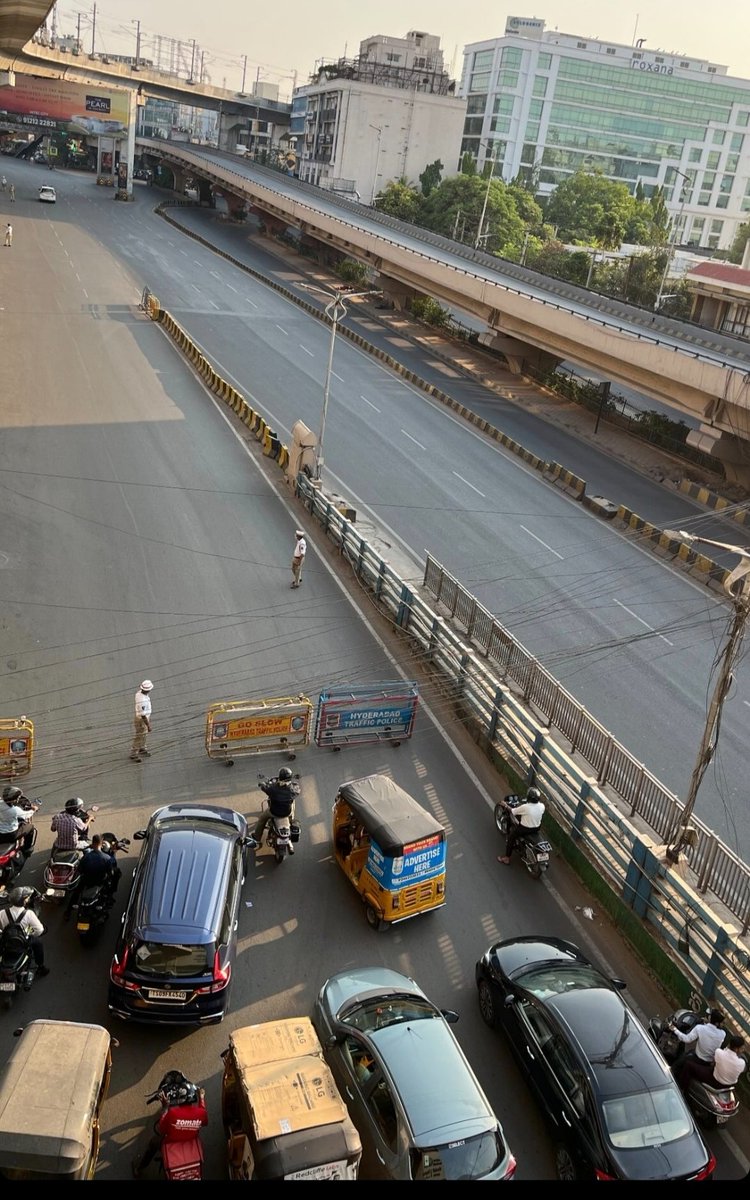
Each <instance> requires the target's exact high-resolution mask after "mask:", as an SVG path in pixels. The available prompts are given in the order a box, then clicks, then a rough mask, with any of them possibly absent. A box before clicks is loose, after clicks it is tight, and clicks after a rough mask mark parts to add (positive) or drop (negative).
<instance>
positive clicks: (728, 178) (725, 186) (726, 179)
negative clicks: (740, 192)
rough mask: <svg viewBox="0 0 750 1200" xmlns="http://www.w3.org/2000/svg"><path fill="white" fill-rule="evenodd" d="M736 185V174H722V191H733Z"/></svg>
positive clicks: (720, 188)
mask: <svg viewBox="0 0 750 1200" xmlns="http://www.w3.org/2000/svg"><path fill="white" fill-rule="evenodd" d="M733 187H734V175H722V177H721V183H720V184H719V191H720V192H731V190H732V188H733Z"/></svg>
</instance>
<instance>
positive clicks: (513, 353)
mask: <svg viewBox="0 0 750 1200" xmlns="http://www.w3.org/2000/svg"><path fill="white" fill-rule="evenodd" d="M477 341H478V343H479V345H480V346H486V347H487V349H488V350H493V351H495V353H496V354H502V355H503V357H504V358H505V361H506V362H507V364H508V369H509V371H510V373H511V375H520V374H521V373H522V372H523V370H524V367H534V368H535V369H536V370H537V371H554V369H555V367H556V366H557V365H558V364H559V363H560V362H562V359H561V358H560V357H559V356H558V357H556V356H555V355H554V354H550V353H549V352H548V351H547V350H540V349H539V347H538V346H532V345H531V343H530V342H522V341H519V339H518V338H514V337H509V336H508V335H507V334H505V333H499V332H497V331H496V330H494V329H488V330H487V332H486V333H480V334H479V337H478V338H477Z"/></svg>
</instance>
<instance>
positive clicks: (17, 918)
mask: <svg viewBox="0 0 750 1200" xmlns="http://www.w3.org/2000/svg"><path fill="white" fill-rule="evenodd" d="M34 895H35V892H34V889H33V888H32V887H15V888H13V890H12V891H11V893H10V895H9V897H8V899H9V900H10V904H9V905H8V907H7V908H0V934H2V932H3V931H4V930H5V929H7V927H8V925H11V924H13V923H15V924H17V925H20V926H21V928H22V929H23V931H24V933H25V934H26V935H27V937H28V940H29V946H30V947H31V953H32V955H33V958H34V962H35V963H36V973H37V975H49V967H45V965H44V946H43V945H42V943H41V941H40V940H39V939H40V938H41V936H42V934H43V933H44V926H43V925H42V922H41V921H40V920H39V917H38V916H37V915H36V913H35V912H34V910H33V909H32V908H29V905H30V903H31V901H32V899H33V898H34Z"/></svg>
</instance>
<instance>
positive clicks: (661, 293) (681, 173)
mask: <svg viewBox="0 0 750 1200" xmlns="http://www.w3.org/2000/svg"><path fill="white" fill-rule="evenodd" d="M672 169H673V170H674V172H675V174H676V175H679V176H680V177H681V178H682V180H683V184H682V190H681V192H680V211H679V213H678V214H677V217H676V218H675V221H674V223H673V226H672V233H671V236H670V238H669V244H668V246H667V261H666V262H665V264H664V274H663V275H662V277H661V283H660V284H659V291H658V292H657V295H656V303H655V304H654V312H658V311H659V307H660V305H661V302H662V300H663V299H664V289H665V287H666V286H667V276H668V275H669V268H670V267H671V265H672V257H673V255H674V248H675V245H676V244H677V234H678V231H679V227H680V225H681V224H682V214H683V213H684V211H685V205H686V203H687V196H686V193H685V185H686V184H688V183H690V176H689V175H686V174H685V172H684V171H678V170H677V167H673V168H672Z"/></svg>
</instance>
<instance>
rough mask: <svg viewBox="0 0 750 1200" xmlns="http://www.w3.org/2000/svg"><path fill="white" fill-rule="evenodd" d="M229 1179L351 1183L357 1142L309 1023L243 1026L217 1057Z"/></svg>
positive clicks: (359, 1147) (299, 1019)
mask: <svg viewBox="0 0 750 1200" xmlns="http://www.w3.org/2000/svg"><path fill="white" fill-rule="evenodd" d="M221 1057H222V1059H223V1060H224V1078H223V1080H222V1088H221V1117H222V1121H223V1123H224V1130H225V1133H226V1136H227V1155H228V1160H229V1178H230V1179H279V1180H280V1179H356V1178H357V1173H358V1171H359V1161H360V1158H361V1157H362V1144H361V1142H360V1140H359V1134H358V1133H357V1130H356V1129H355V1127H354V1125H353V1124H352V1122H351V1119H350V1117H349V1113H348V1112H347V1109H346V1105H345V1104H344V1102H343V1100H342V1099H341V1096H340V1095H339V1092H338V1089H337V1087H336V1084H335V1082H334V1079H333V1076H332V1074H331V1072H330V1069H329V1067H328V1066H327V1064H326V1062H325V1060H324V1058H323V1051H322V1048H321V1045H320V1042H319V1041H318V1038H317V1035H316V1033H315V1030H314V1029H313V1026H312V1022H311V1021H310V1020H309V1019H308V1018H307V1017H293V1018H292V1019H291V1020H286V1021H266V1022H264V1023H263V1024H260V1025H247V1026H245V1027H244V1029H236V1030H235V1031H234V1033H232V1034H230V1037H229V1046H228V1047H227V1049H226V1050H225V1051H224V1053H223V1054H222V1056H221Z"/></svg>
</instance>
